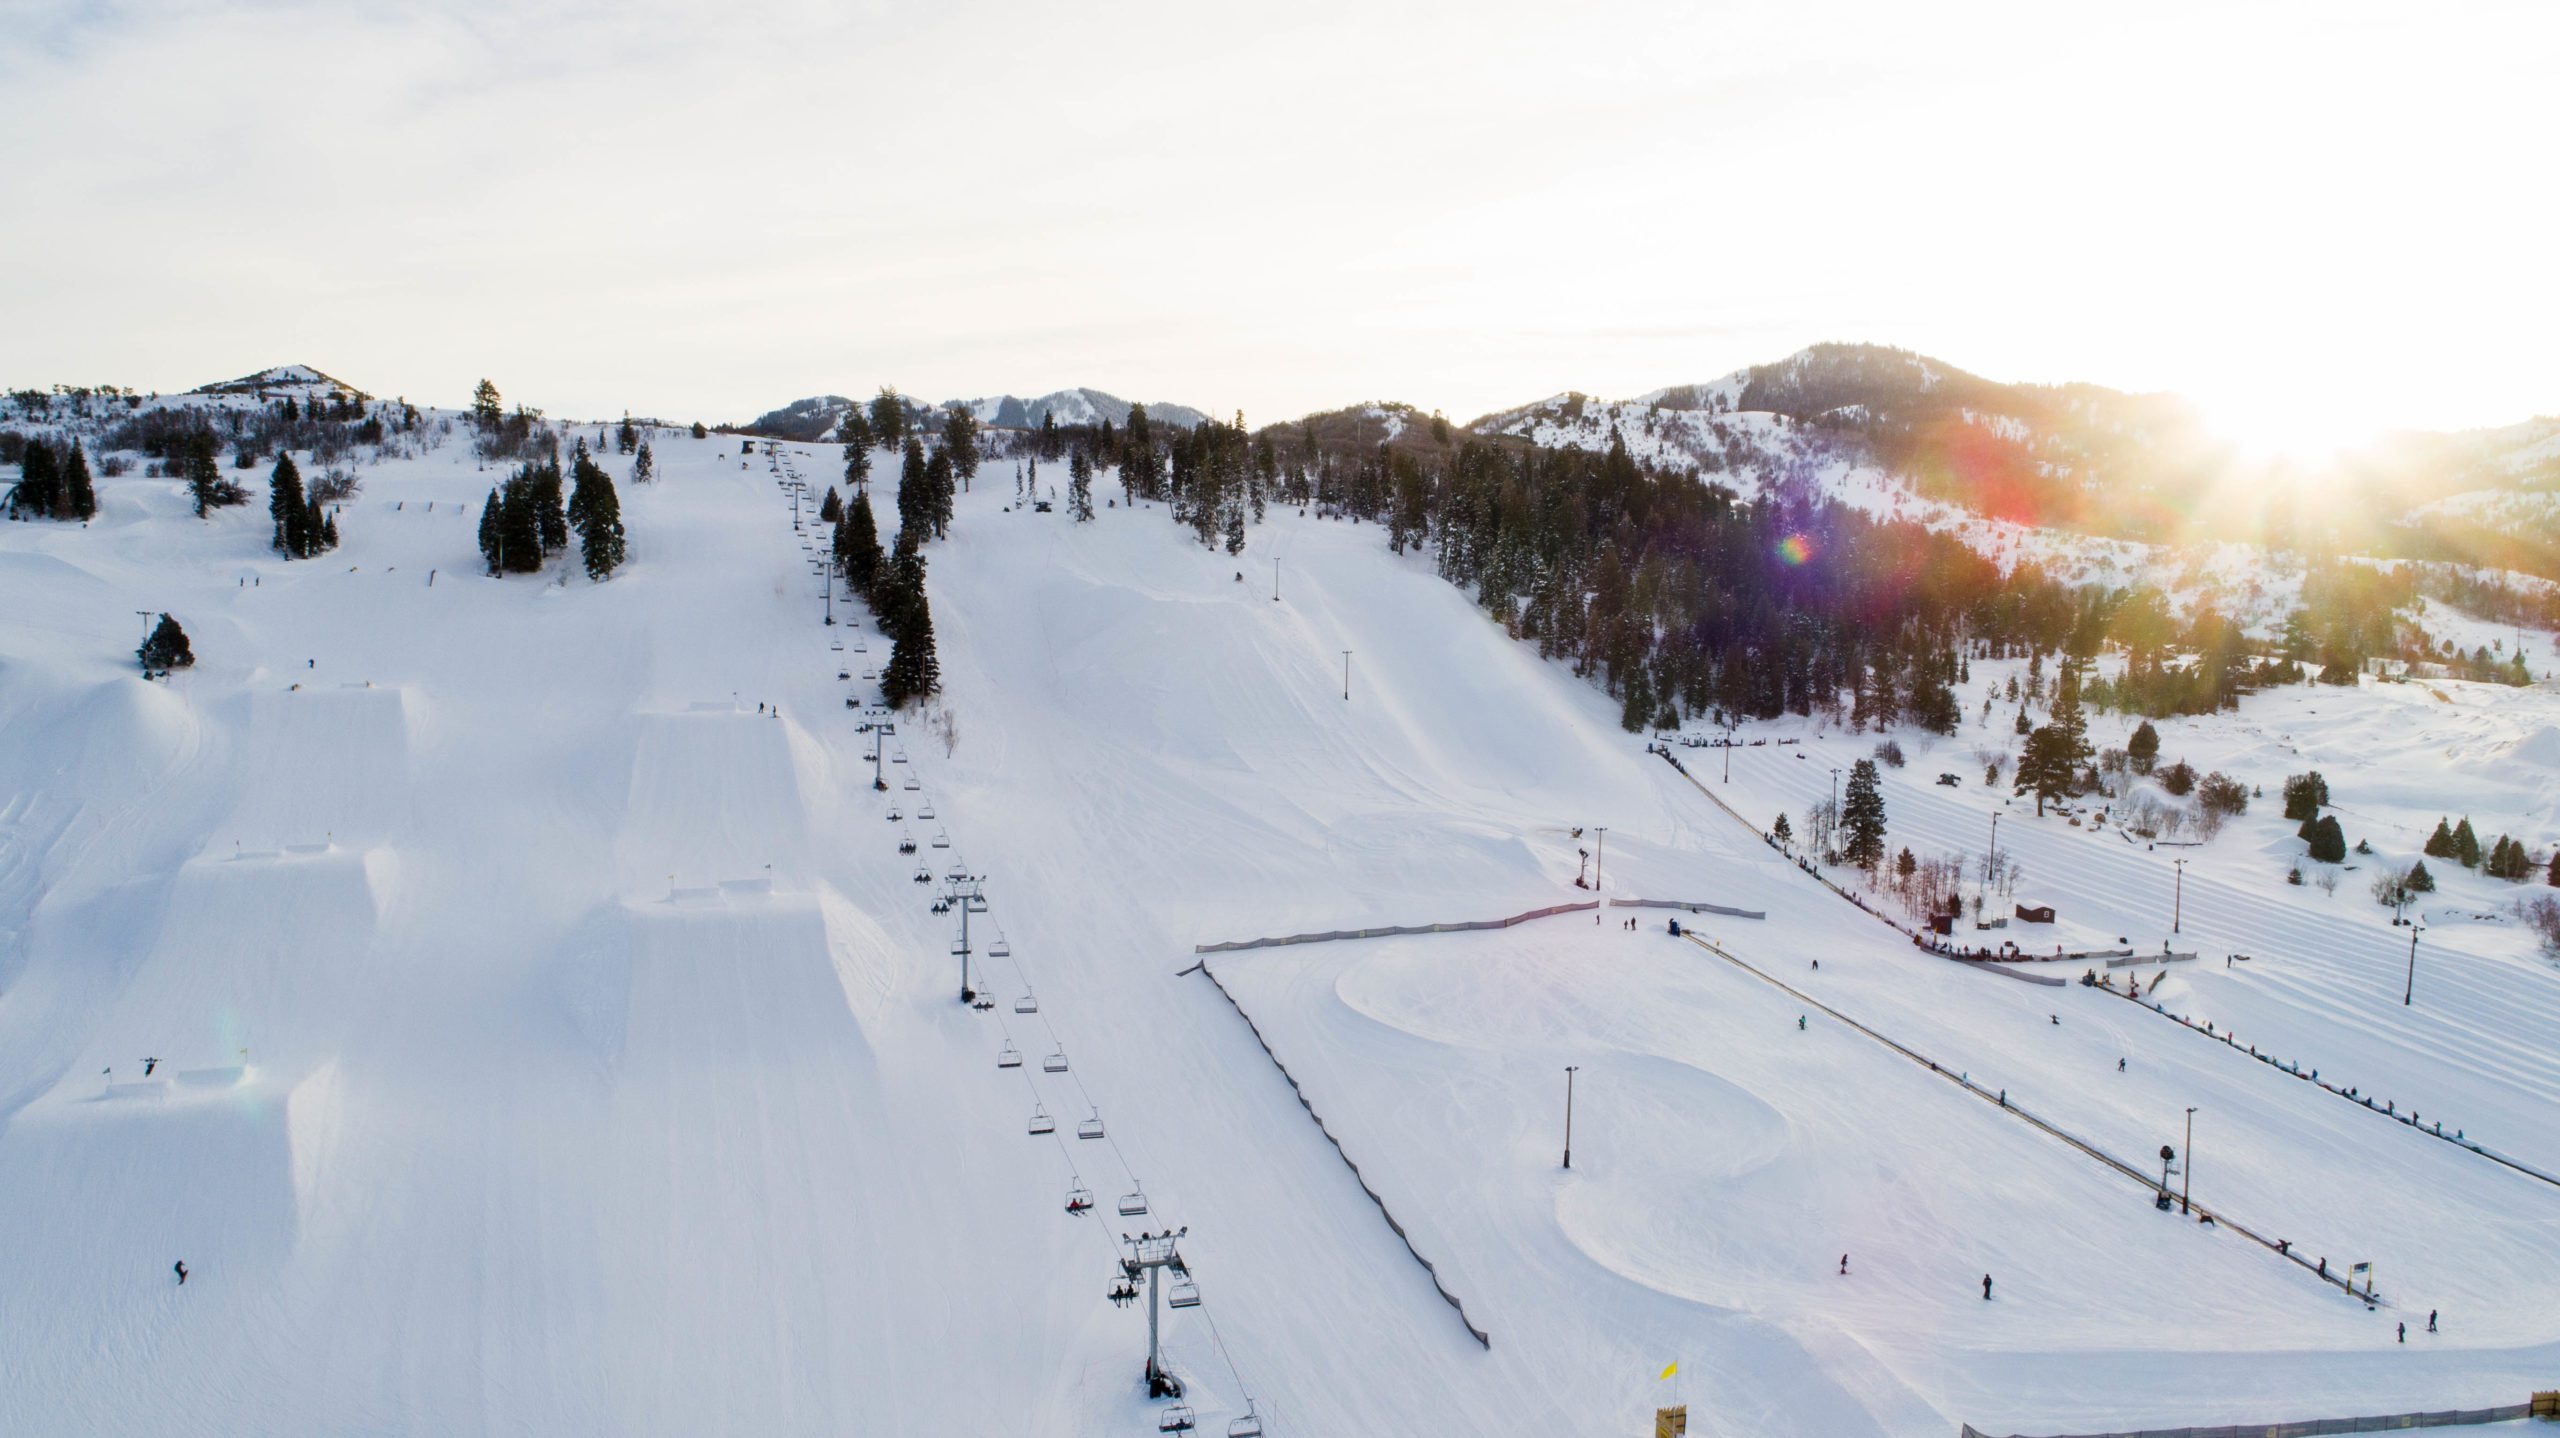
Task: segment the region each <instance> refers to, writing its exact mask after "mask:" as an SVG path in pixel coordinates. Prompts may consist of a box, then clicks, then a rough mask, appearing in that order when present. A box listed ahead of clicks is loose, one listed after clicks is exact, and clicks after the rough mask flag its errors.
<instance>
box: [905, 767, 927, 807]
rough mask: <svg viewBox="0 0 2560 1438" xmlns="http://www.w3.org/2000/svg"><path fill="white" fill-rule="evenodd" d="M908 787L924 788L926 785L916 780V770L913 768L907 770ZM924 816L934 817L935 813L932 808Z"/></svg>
mask: <svg viewBox="0 0 2560 1438" xmlns="http://www.w3.org/2000/svg"><path fill="white" fill-rule="evenodd" d="M907 787H908V788H909V789H921V788H923V787H924V786H923V785H922V784H919V783H917V782H916V775H915V771H914V770H912V769H910V770H908V771H907ZM924 817H925V818H928V819H930V818H932V817H933V813H932V811H931V810H927V811H926V812H925V814H924Z"/></svg>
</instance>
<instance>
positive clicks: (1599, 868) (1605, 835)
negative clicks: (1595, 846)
mask: <svg viewBox="0 0 2560 1438" xmlns="http://www.w3.org/2000/svg"><path fill="white" fill-rule="evenodd" d="M1594 832H1596V833H1598V834H1599V836H1600V857H1599V858H1597V859H1595V860H1593V861H1592V864H1591V892H1593V893H1595V894H1596V893H1599V892H1600V876H1601V875H1602V874H1605V873H1607V872H1608V871H1609V826H1608V825H1606V824H1601V825H1598V826H1596V828H1595V830H1594ZM1593 917H1594V918H1597V917H1598V915H1594V916H1593Z"/></svg>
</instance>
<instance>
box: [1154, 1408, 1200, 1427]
mask: <svg viewBox="0 0 2560 1438" xmlns="http://www.w3.org/2000/svg"><path fill="white" fill-rule="evenodd" d="M1199 1426H1200V1420H1199V1418H1198V1417H1197V1416H1195V1415H1194V1414H1193V1413H1192V1411H1191V1405H1190V1404H1188V1403H1176V1404H1175V1405H1173V1406H1172V1407H1170V1408H1168V1409H1166V1410H1164V1412H1163V1413H1161V1414H1158V1415H1157V1417H1156V1431H1157V1432H1158V1433H1188V1432H1190V1431H1191V1430H1192V1429H1194V1428H1197V1427H1199Z"/></svg>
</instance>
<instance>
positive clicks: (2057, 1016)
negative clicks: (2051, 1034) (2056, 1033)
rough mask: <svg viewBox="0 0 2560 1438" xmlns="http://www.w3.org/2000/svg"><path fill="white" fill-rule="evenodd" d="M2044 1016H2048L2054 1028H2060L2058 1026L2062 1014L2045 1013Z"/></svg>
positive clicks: (2060, 1022)
mask: <svg viewBox="0 0 2560 1438" xmlns="http://www.w3.org/2000/svg"><path fill="white" fill-rule="evenodd" d="M2045 1017H2047V1018H2049V1019H2051V1020H2053V1026H2054V1027H2055V1028H2060V1027H2062V1015H2060V1014H2047V1015H2045Z"/></svg>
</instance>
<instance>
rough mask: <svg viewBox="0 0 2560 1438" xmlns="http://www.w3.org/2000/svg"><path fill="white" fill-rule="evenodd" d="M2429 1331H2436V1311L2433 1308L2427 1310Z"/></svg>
mask: <svg viewBox="0 0 2560 1438" xmlns="http://www.w3.org/2000/svg"><path fill="white" fill-rule="evenodd" d="M2427 1331H2428V1332H2429V1333H2433V1332H2435V1331H2436V1311H2435V1310H2434V1309H2432V1308H2430V1309H2428V1310H2427Z"/></svg>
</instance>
